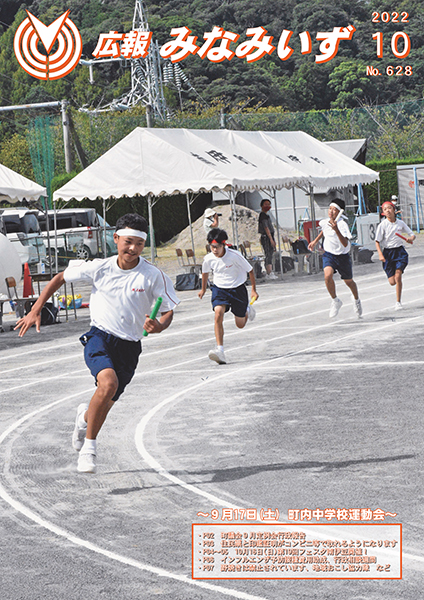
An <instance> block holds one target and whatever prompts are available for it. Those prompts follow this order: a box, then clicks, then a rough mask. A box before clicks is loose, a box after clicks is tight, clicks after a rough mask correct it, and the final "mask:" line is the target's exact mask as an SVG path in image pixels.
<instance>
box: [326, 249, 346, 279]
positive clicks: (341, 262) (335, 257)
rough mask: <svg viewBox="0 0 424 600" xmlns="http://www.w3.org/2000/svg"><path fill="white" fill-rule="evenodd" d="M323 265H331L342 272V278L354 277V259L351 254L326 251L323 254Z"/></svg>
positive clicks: (334, 269)
mask: <svg viewBox="0 0 424 600" xmlns="http://www.w3.org/2000/svg"><path fill="white" fill-rule="evenodd" d="M322 267H323V269H325V267H331V268H332V269H333V271H334V272H335V273H340V277H341V278H342V279H352V278H353V272H352V261H351V260H350V256H349V254H331V252H324V254H323V255H322Z"/></svg>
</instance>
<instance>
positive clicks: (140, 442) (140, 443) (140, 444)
mask: <svg viewBox="0 0 424 600" xmlns="http://www.w3.org/2000/svg"><path fill="white" fill-rule="evenodd" d="M420 318H422V315H419V316H418V317H411V318H410V319H408V320H403V321H402V323H401V324H404V323H405V322H409V321H415V320H417V319H420ZM397 323H398V324H399V322H397ZM392 325H393V323H390V324H389V325H386V326H384V327H376V328H375V329H374V330H375V331H377V330H378V331H379V330H380V329H385V328H386V327H388V326H392ZM374 330H371V331H374ZM369 332H370V330H369V329H368V330H366V331H361V332H355V333H352V334H348V335H345V336H343V337H339V338H337V339H336V340H334V339H333V340H330V341H327V342H323V343H320V344H316V345H314V346H310V347H308V348H304V349H303V350H298V351H296V352H290V353H288V354H285V355H284V356H279V357H276V358H272V359H269V360H266V361H263V362H261V363H257V364H256V365H255V367H256V368H259V369H261V370H262V371H263V370H264V369H266V368H268V366H269V365H270V363H275V362H277V361H279V360H284V359H286V358H290V357H292V356H296V355H299V354H303V353H305V352H310V351H311V350H315V349H316V348H320V347H323V346H327V345H330V344H335V343H338V342H340V341H342V340H346V339H349V338H351V337H354V336H359V335H361V334H363V333H369ZM274 339H279V338H274ZM269 341H273V340H268V342H269ZM187 362H189V361H187ZM251 369H252V365H250V364H249V365H246V366H243V367H241V368H235V369H232V370H231V371H230V370H228V371H226V372H225V373H222V374H221V375H217V376H215V377H210V378H208V379H207V380H203V381H202V382H200V383H197V384H196V385H192V386H190V387H188V388H186V389H184V390H181V391H179V392H177V393H176V394H173V395H172V396H170V397H168V398H165V399H164V400H162V402H160V403H159V404H157V405H156V406H154V407H153V408H151V409H150V410H149V411H148V412H147V413H146V415H145V416H144V417H143V418H142V419H141V421H140V422H139V423H138V425H137V427H136V430H135V435H134V441H135V445H136V448H137V451H138V452H139V454H140V456H141V457H142V458H143V459H144V461H145V462H146V463H147V464H148V465H149V467H151V468H153V469H154V470H155V471H156V472H157V473H158V474H159V475H162V476H163V477H165V478H166V479H168V480H169V481H171V482H172V483H174V484H176V485H179V486H180V487H182V488H184V489H186V490H187V491H189V492H192V493H194V494H197V495H198V496H202V497H204V498H207V499H209V500H211V501H212V502H215V503H216V504H219V505H221V506H224V507H228V508H240V507H238V506H234V505H231V504H229V502H228V501H226V500H223V499H221V498H219V497H218V496H215V495H213V494H210V493H208V492H205V491H203V490H201V489H199V488H197V487H196V486H194V485H192V484H188V483H186V482H185V481H183V480H182V479H180V478H179V477H176V476H175V475H172V474H171V473H169V471H167V470H166V469H165V468H164V467H162V466H161V464H160V463H159V462H158V461H157V460H156V459H155V458H154V457H153V456H152V455H151V454H150V453H149V452H148V450H147V448H146V446H145V444H144V434H145V431H146V428H147V426H148V425H149V422H150V421H151V419H152V418H153V417H154V416H155V415H156V413H158V412H159V411H160V410H161V409H162V408H163V407H165V406H167V405H169V404H172V403H173V402H175V401H178V400H181V399H182V397H183V396H185V395H186V394H188V393H190V392H193V391H195V390H197V389H199V388H201V387H203V386H205V385H209V384H210V383H215V382H216V381H217V380H219V379H224V378H226V377H231V376H233V375H234V373H235V372H236V373H237V374H239V373H242V372H243V371H250V370H251ZM162 370H163V369H162ZM403 556H404V557H408V558H410V559H411V560H415V561H418V562H422V563H424V556H415V555H413V554H408V553H403Z"/></svg>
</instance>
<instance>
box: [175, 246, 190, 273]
mask: <svg viewBox="0 0 424 600" xmlns="http://www.w3.org/2000/svg"><path fill="white" fill-rule="evenodd" d="M175 252H176V254H177V260H178V265H179V266H180V267H181V268H182V269H184V271H185V272H186V273H190V272H191V266H190V265H189V264H188V263H186V262H185V260H184V255H183V251H182V250H181V249H180V248H175Z"/></svg>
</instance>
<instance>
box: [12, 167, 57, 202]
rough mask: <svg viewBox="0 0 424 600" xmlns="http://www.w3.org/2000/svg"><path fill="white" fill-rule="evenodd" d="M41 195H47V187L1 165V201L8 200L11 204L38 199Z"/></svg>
mask: <svg viewBox="0 0 424 600" xmlns="http://www.w3.org/2000/svg"><path fill="white" fill-rule="evenodd" d="M40 196H47V190H46V188H45V187H42V186H41V185H38V183H35V182H34V181H31V180H30V179H27V178H26V177H24V176H23V175H19V173H16V172H15V171H12V169H9V168H8V167H5V166H4V165H0V201H1V200H6V202H10V203H11V204H15V203H16V202H21V201H22V200H23V199H24V198H25V199H26V200H38V199H39V198H40Z"/></svg>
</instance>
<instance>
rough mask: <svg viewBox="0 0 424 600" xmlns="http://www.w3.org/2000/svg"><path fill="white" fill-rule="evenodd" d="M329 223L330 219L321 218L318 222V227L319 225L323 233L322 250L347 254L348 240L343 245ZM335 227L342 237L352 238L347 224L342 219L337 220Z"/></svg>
mask: <svg viewBox="0 0 424 600" xmlns="http://www.w3.org/2000/svg"><path fill="white" fill-rule="evenodd" d="M329 223H330V219H322V221H320V222H319V227H321V229H322V232H323V234H324V244H323V247H324V250H325V251H326V252H330V253H331V254H348V253H349V250H350V242H349V241H348V243H347V246H343V244H342V243H341V241H340V240H339V238H338V237H337V233H336V232H335V231H334V229H332V228H331V227H330V225H329ZM337 227H338V229H339V231H340V233H341V234H342V236H343V237H345V238H347V239H348V240H350V239H351V238H352V234H351V233H350V230H349V226H348V224H347V223H346V221H345V220H344V219H340V220H339V221H337Z"/></svg>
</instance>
